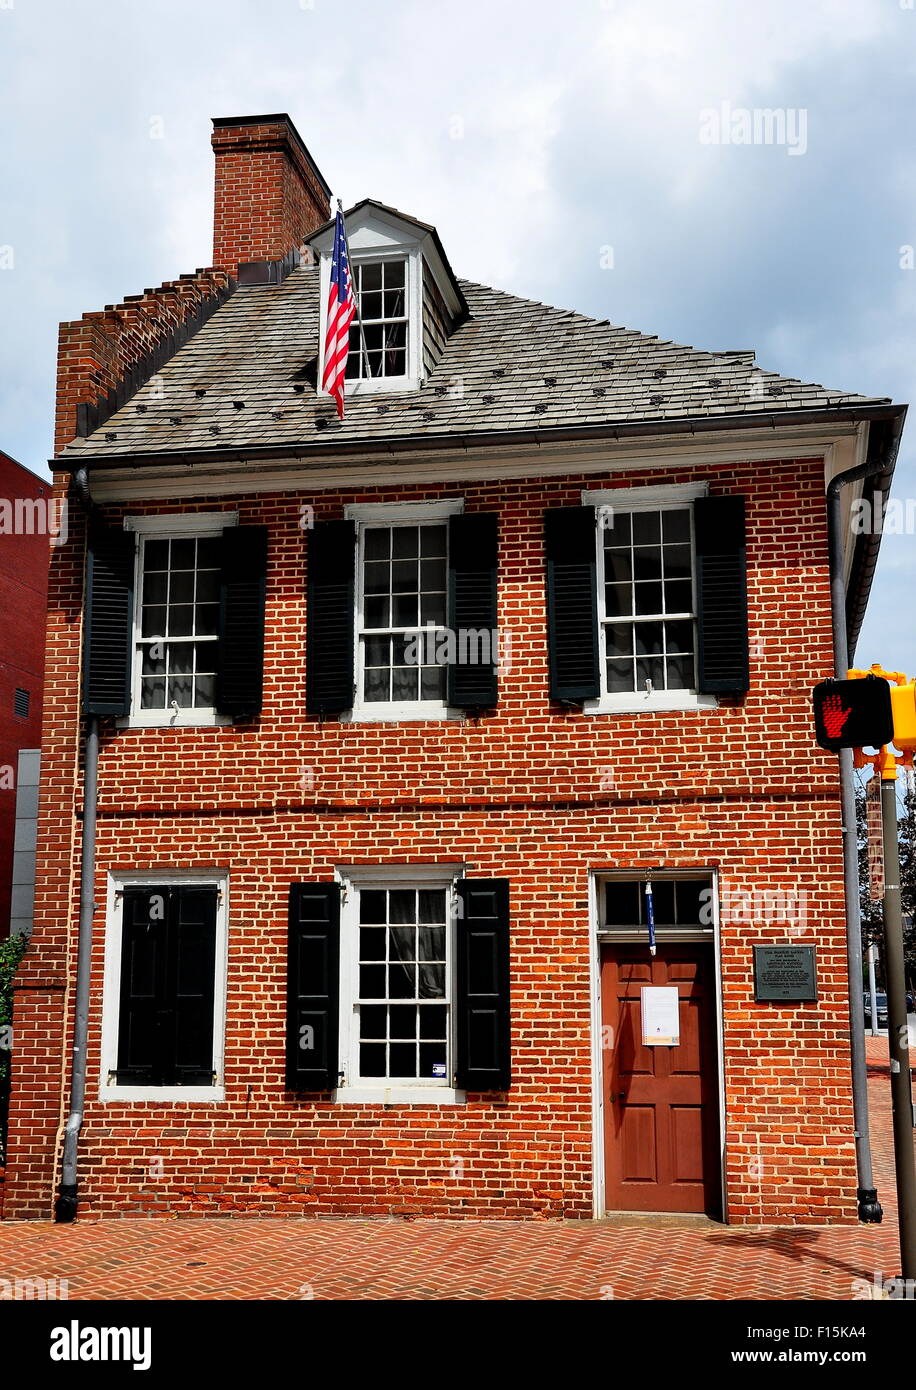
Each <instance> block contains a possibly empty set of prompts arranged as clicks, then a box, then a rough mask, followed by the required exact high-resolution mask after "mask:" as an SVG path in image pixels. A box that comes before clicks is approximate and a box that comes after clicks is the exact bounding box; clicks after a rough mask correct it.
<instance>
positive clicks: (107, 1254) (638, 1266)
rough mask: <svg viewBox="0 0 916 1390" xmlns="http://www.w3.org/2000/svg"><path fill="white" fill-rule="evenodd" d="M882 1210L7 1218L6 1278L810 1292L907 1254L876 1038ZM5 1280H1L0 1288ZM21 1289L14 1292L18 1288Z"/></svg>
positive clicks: (553, 1295) (0, 1239)
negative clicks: (691, 1216) (604, 1216)
mask: <svg viewBox="0 0 916 1390" xmlns="http://www.w3.org/2000/svg"><path fill="white" fill-rule="evenodd" d="M867 1048H868V1056H869V1063H870V1066H869V1070H870V1080H869V1087H870V1096H871V1113H872V1142H873V1146H874V1158H875V1169H876V1177H877V1182H878V1188H879V1194H880V1196H881V1200H882V1203H883V1206H884V1210H885V1219H884V1223H883V1225H881V1226H878V1227H875V1226H857V1225H848V1226H821V1227H817V1226H800V1227H791V1228H789V1227H783V1228H779V1229H777V1228H773V1227H770V1228H766V1229H761V1228H755V1227H748V1226H740V1227H732V1228H727V1227H724V1226H717V1225H714V1224H712V1223H707V1222H697V1221H695V1220H691V1221H690V1222H689V1224H687V1223H684V1224H676V1223H675V1224H670V1225H669V1224H666V1225H664V1226H663V1227H662V1228H659V1227H654V1228H653V1227H646V1226H642V1225H631V1224H620V1225H615V1224H609V1223H604V1222H584V1221H557V1222H550V1221H531V1222H481V1221H403V1222H400V1221H357V1220H351V1221H329V1220H321V1221H316V1220H298V1219H295V1218H289V1219H285V1220H284V1219H274V1218H263V1217H262V1218H257V1219H253V1218H252V1219H228V1220H227V1219H220V1218H207V1219H197V1218H194V1219H184V1218H182V1219H181V1220H170V1219H160V1220H142V1221H134V1220H105V1221H85V1222H77V1223H76V1225H74V1226H55V1225H54V1224H53V1223H52V1222H45V1221H40V1222H28V1223H14V1222H5V1223H3V1224H0V1279H7V1280H10V1281H12V1280H14V1279H16V1278H21V1279H25V1278H35V1277H39V1278H42V1279H51V1278H53V1277H57V1278H58V1279H66V1280H67V1281H68V1286H69V1297H70V1298H71V1299H86V1298H103V1299H118V1298H144V1299H197V1298H204V1299H235V1298H241V1299H246V1298H267V1299H301V1298H312V1297H313V1298H316V1299H602V1298H608V1297H611V1296H613V1297H614V1298H615V1299H742V1298H745V1299H771V1300H782V1299H812V1298H823V1299H831V1300H849V1299H850V1298H852V1296H853V1292H854V1286H853V1281H854V1280H856V1279H864V1280H866V1281H867V1283H869V1284H871V1282H872V1278H873V1275H874V1273H875V1271H881V1272H882V1273H883V1275H884V1276H885V1277H888V1276H889V1275H891V1274H892V1273H894V1272H895V1271H896V1270H897V1265H898V1257H897V1232H896V1221H895V1214H894V1210H893V1150H892V1147H891V1125H890V1095H889V1081H888V1065H887V1042H886V1039H883V1038H875V1039H868V1042H867ZM3 1289H5V1286H2V1285H0V1290H3ZM7 1296H9V1295H7Z"/></svg>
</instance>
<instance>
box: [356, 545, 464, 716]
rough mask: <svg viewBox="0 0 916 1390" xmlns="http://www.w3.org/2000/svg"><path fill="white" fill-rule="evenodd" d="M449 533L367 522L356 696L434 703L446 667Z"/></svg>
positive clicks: (441, 695) (440, 697) (441, 696)
mask: <svg viewBox="0 0 916 1390" xmlns="http://www.w3.org/2000/svg"><path fill="white" fill-rule="evenodd" d="M447 534H448V528H447V527H446V526H445V525H444V524H442V523H440V524H435V523H424V524H421V525H416V524H407V523H405V524H401V525H394V526H371V525H366V526H364V527H363V528H362V531H361V543H362V544H361V561H360V565H361V575H362V584H361V589H362V599H361V605H360V622H359V644H360V653H359V655H360V672H361V675H360V680H361V692H362V698H363V700H364V701H366V702H370V703H379V702H383V703H393V702H403V701H413V702H423V701H427V702H428V701H433V702H441V701H443V700H444V699H445V666H444V664H442V662H441V661H438V660H437V657H440V656H441V655H442V643H441V641H440V640H439V639H440V636H441V634H442V630H443V628H444V626H445V604H446V547H447Z"/></svg>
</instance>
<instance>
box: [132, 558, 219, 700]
mask: <svg viewBox="0 0 916 1390" xmlns="http://www.w3.org/2000/svg"><path fill="white" fill-rule="evenodd" d="M141 544H142V551H141V556H140V567H141V568H140V572H141V575H142V587H141V597H140V632H139V636H138V649H139V650H138V659H139V668H140V669H139V703H140V708H141V709H144V710H156V709H162V710H164V709H170V708H172V707H173V705H177V706H178V708H179V709H192V708H193V709H209V708H212V707H213V703H214V699H215V685H216V648H217V631H218V626H219V587H220V569H219V539H218V537H216V536H173V537H159V536H144V537H143V538H142V542H141Z"/></svg>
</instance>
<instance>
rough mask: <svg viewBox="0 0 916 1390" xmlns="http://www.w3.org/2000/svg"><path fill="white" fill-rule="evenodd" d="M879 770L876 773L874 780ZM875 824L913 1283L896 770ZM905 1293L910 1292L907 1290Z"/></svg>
mask: <svg viewBox="0 0 916 1390" xmlns="http://www.w3.org/2000/svg"><path fill="white" fill-rule="evenodd" d="M878 773H879V769H877V768H876V770H875V775H876V776H877V775H878ZM880 776H881V822H882V829H883V832H884V874H885V879H884V971H885V989H886V990H887V1050H888V1055H889V1057H890V1064H891V1104H892V1107H893V1115H894V1169H895V1172H896V1176H897V1221H898V1225H899V1227H900V1261H901V1272H902V1275H903V1278H904V1279H905V1280H914V1281H916V1163H914V1159H913V1088H912V1082H911V1079H910V1042H909V1023H908V1022H907V1015H906V972H905V968H904V957H903V915H902V912H901V906H900V847H899V845H898V842H897V768H896V765H895V762H894V759H893V758H890V759H889V760H888V761H887V762H885V763H883V765H882V766H881V768H880ZM908 1287H910V1288H912V1287H913V1285H909V1286H908Z"/></svg>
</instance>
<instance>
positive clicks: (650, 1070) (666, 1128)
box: [601, 943, 721, 1216]
mask: <svg viewBox="0 0 916 1390" xmlns="http://www.w3.org/2000/svg"><path fill="white" fill-rule="evenodd" d="M643 985H669V986H671V985H676V986H677V989H678V1002H679V1013H680V1042H679V1043H678V1044H677V1046H676V1047H644V1046H643V1043H642V1027H641V1003H640V989H641V987H642V986H643ZM601 1011H602V1023H603V1025H604V1037H605V1038H606V1039H607V1040H608V1042H609V1043H610V1045H609V1046H606V1047H605V1048H604V1051H603V1059H604V1069H603V1077H602V1084H603V1087H604V1126H605V1173H606V1198H605V1206H606V1208H607V1210H608V1211H672V1212H706V1213H707V1215H710V1216H718V1215H719V1214H720V1212H721V1176H720V1165H719V1152H718V1133H719V1123H718V1110H719V1086H718V1065H717V1053H716V1027H715V988H714V982H713V952H712V946H711V945H706V944H705V943H697V944H696V945H694V944H686V943H685V944H678V945H659V947H658V954H657V955H656V956H655V957H652V956H650V955H649V950H648V945H646V946H630V945H628V946H603V947H602V952H601Z"/></svg>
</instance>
